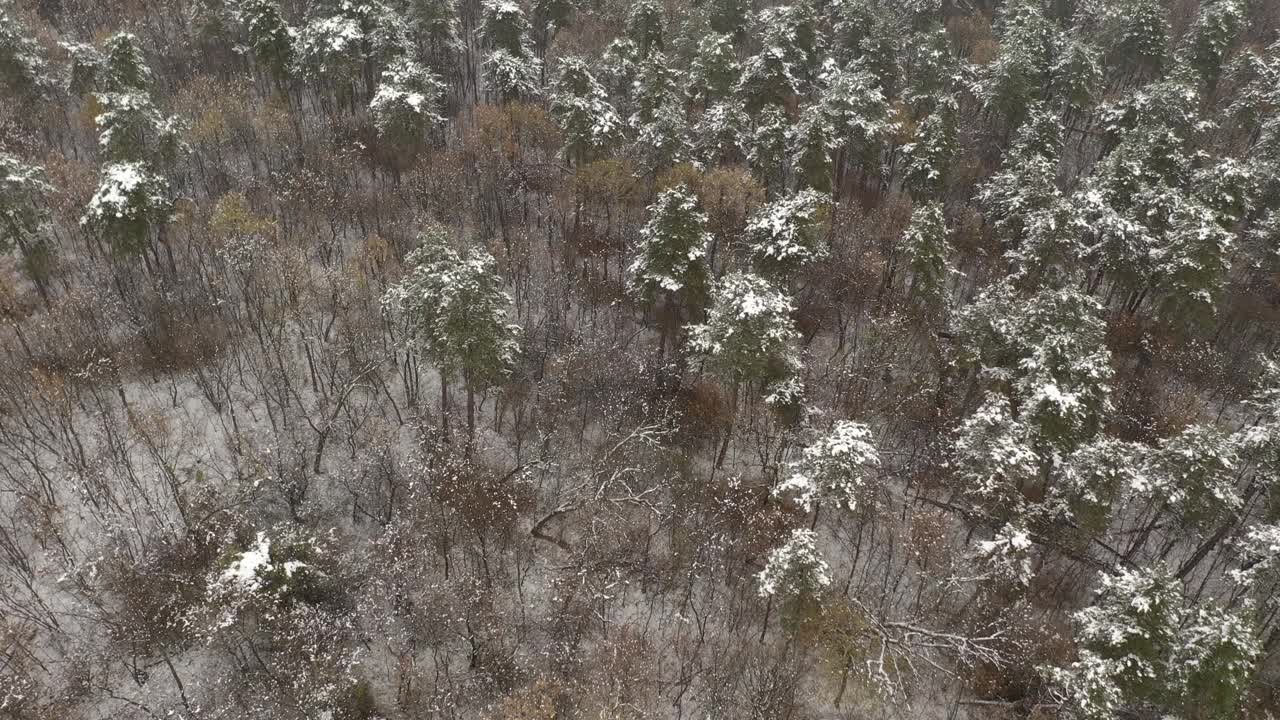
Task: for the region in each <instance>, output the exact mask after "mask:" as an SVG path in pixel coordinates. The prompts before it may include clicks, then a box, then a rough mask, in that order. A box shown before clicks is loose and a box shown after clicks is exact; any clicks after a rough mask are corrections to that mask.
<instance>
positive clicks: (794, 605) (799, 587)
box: [757, 529, 831, 627]
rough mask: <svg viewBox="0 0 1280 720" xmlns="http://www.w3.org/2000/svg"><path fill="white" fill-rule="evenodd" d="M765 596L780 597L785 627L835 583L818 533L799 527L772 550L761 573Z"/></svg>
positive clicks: (813, 604)
mask: <svg viewBox="0 0 1280 720" xmlns="http://www.w3.org/2000/svg"><path fill="white" fill-rule="evenodd" d="M757 578H758V582H759V585H760V588H759V592H760V596H761V597H766V598H769V599H770V600H774V599H777V600H778V602H779V608H780V614H781V616H782V618H783V623H784V627H786V626H788V625H791V624H793V623H796V622H798V621H802V620H803V619H804V618H805V617H806V616H807V615H809V614H810V613H811V612H812V610H813V609H815V606H816V605H817V603H818V602H819V601H820V599H821V595H822V593H823V592H824V591H826V589H827V587H829V586H830V585H831V568H830V566H828V565H827V561H826V560H823V559H822V553H821V552H820V551H819V550H818V536H817V534H816V533H814V532H813V531H811V530H801V529H796V530H793V531H792V532H791V537H790V538H788V539H787V541H786V542H785V543H783V544H782V545H780V546H779V547H776V548H774V549H773V550H772V551H770V553H769V558H768V560H766V562H765V567H764V570H761V571H760V574H759V575H758V576H757Z"/></svg>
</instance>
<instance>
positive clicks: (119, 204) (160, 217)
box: [80, 162, 173, 255]
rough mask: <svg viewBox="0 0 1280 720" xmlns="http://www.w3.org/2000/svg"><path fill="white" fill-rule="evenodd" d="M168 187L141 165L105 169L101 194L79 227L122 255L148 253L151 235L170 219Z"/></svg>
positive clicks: (163, 181) (100, 184)
mask: <svg viewBox="0 0 1280 720" xmlns="http://www.w3.org/2000/svg"><path fill="white" fill-rule="evenodd" d="M172 207H173V204H172V201H171V200H170V199H169V183H168V182H167V181H166V180H165V179H164V178H163V177H161V176H159V175H157V174H155V173H154V172H152V171H151V170H150V168H149V167H148V166H147V165H146V164H145V163H142V162H121V163H112V164H109V165H106V166H104V167H103V168H102V175H101V178H100V179H99V182H98V190H97V192H95V193H94V195H93V198H92V199H90V200H89V206H88V208H87V209H86V210H85V214H84V216H83V217H82V218H81V220H80V223H81V224H82V225H84V226H86V227H88V228H89V229H91V230H93V231H94V232H96V233H98V234H99V235H100V236H101V237H103V238H105V239H107V240H109V241H110V242H111V246H112V248H113V249H114V250H115V251H116V252H117V253H120V254H122V255H137V254H140V253H142V252H143V251H144V250H146V248H147V245H148V243H149V242H150V239H151V233H152V231H153V230H154V229H155V228H158V227H160V226H161V225H162V224H164V223H165V222H166V221H167V220H168V218H169V212H170V210H171V209H172Z"/></svg>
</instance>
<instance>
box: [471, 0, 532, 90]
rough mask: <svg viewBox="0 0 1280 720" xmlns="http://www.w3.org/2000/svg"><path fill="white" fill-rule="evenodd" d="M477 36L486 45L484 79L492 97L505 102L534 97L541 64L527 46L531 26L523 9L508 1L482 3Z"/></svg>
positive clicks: (496, 0)
mask: <svg viewBox="0 0 1280 720" xmlns="http://www.w3.org/2000/svg"><path fill="white" fill-rule="evenodd" d="M481 14H482V17H481V33H480V34H481V36H482V37H483V38H484V40H485V41H486V42H487V43H488V44H489V46H490V48H491V49H490V51H489V52H488V54H486V55H485V59H484V70H485V77H486V79H487V80H488V82H489V86H490V88H491V89H492V91H493V93H494V94H495V95H496V97H497V98H498V99H499V100H501V101H503V102H508V101H512V100H517V99H520V98H524V97H531V96H533V95H536V94H537V93H538V91H539V90H540V84H539V78H540V75H541V72H542V65H541V63H540V62H538V59H537V58H535V57H534V56H533V49H532V48H531V47H530V45H529V33H530V30H531V26H530V25H529V20H528V18H526V17H525V14H524V10H522V9H521V8H520V6H519V5H517V4H516V3H514V2H511V0H485V2H484V3H483V5H482V6H481Z"/></svg>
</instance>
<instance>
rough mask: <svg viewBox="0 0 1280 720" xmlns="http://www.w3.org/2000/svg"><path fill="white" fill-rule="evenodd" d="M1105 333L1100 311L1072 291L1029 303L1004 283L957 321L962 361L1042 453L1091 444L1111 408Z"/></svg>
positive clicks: (1052, 292)
mask: <svg viewBox="0 0 1280 720" xmlns="http://www.w3.org/2000/svg"><path fill="white" fill-rule="evenodd" d="M1104 333H1105V326H1104V323H1103V322H1102V319H1101V307H1100V306H1099V305H1098V303H1097V301H1096V300H1094V299H1093V298H1091V297H1089V296H1087V295H1084V294H1082V293H1080V292H1079V291H1078V290H1077V289H1075V288H1074V287H1064V288H1061V289H1043V290H1041V291H1039V292H1037V293H1036V294H1035V295H1033V296H1031V297H1029V298H1028V297H1025V296H1023V295H1021V294H1019V293H1018V292H1017V291H1015V290H1014V288H1013V286H1012V285H1011V284H1010V283H1008V282H1002V283H1000V284H998V285H996V286H993V287H990V288H988V289H986V290H984V291H983V292H982V293H981V294H979V296H978V297H977V298H976V299H975V300H974V302H973V303H972V304H971V305H969V306H967V307H965V308H964V309H963V310H961V311H960V312H959V313H958V315H957V318H956V334H957V337H958V339H959V341H960V346H961V350H962V353H961V356H960V359H961V361H962V362H963V363H964V364H966V365H969V366H971V367H974V368H975V369H976V370H977V374H978V378H979V379H981V380H985V381H986V382H987V383H988V384H989V385H990V386H991V387H992V388H993V389H994V388H1001V389H1007V391H1008V392H1009V393H1010V397H1011V398H1012V399H1013V400H1014V401H1015V403H1016V406H1017V408H1018V417H1019V418H1020V420H1021V421H1022V422H1024V423H1025V424H1026V425H1027V426H1028V428H1029V430H1030V432H1031V433H1032V435H1031V438H1032V440H1033V442H1034V443H1035V444H1036V446H1037V448H1043V449H1044V450H1045V451H1046V452H1050V451H1052V450H1068V451H1069V450H1070V449H1072V448H1074V447H1077V446H1078V445H1080V444H1081V443H1083V442H1086V441H1088V440H1089V439H1090V438H1091V437H1093V435H1094V434H1095V433H1096V432H1097V431H1098V429H1099V427H1100V426H1101V423H1102V420H1103V418H1104V417H1105V416H1106V413H1107V412H1108V411H1109V410H1110V408H1111V400H1110V390H1111V388H1110V380H1111V375H1112V369H1111V353H1110V352H1109V351H1108V350H1107V347H1106V345H1105V343H1104ZM1047 457H1048V455H1046V458H1047Z"/></svg>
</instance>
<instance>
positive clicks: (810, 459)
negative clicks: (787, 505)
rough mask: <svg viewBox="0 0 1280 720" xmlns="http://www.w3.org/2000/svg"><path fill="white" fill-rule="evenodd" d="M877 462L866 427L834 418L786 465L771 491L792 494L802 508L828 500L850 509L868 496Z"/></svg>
mask: <svg viewBox="0 0 1280 720" xmlns="http://www.w3.org/2000/svg"><path fill="white" fill-rule="evenodd" d="M879 465H880V453H879V452H878V451H877V450H876V447H875V445H874V444H873V443H872V437H871V430H870V428H868V427H867V426H866V425H864V424H862V423H859V422H854V421H852V420H838V421H836V423H835V425H833V426H832V427H831V429H830V430H829V431H828V432H827V433H826V434H824V435H821V436H819V437H818V438H817V440H815V441H814V442H813V443H812V444H811V445H809V446H808V447H806V448H805V449H804V451H803V452H802V453H801V457H800V459H799V460H797V461H795V462H792V463H790V464H789V465H788V466H787V470H788V475H787V477H786V479H785V480H783V482H782V483H781V484H780V485H778V487H777V488H776V489H775V490H774V495H778V496H789V497H793V498H794V500H795V502H796V504H797V505H799V506H800V507H801V508H803V509H804V511H805V512H813V511H814V510H815V509H816V508H818V507H820V506H821V505H822V504H823V503H824V502H828V501H829V502H831V503H834V504H835V505H836V506H837V507H841V508H844V509H846V510H849V511H851V512H852V511H854V510H856V509H857V508H858V505H859V503H862V504H865V503H867V502H868V501H869V500H870V497H869V496H870V495H871V493H872V488H871V487H869V485H870V483H871V477H870V475H871V474H872V473H873V472H875V470H876V469H877V468H878V467H879Z"/></svg>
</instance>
